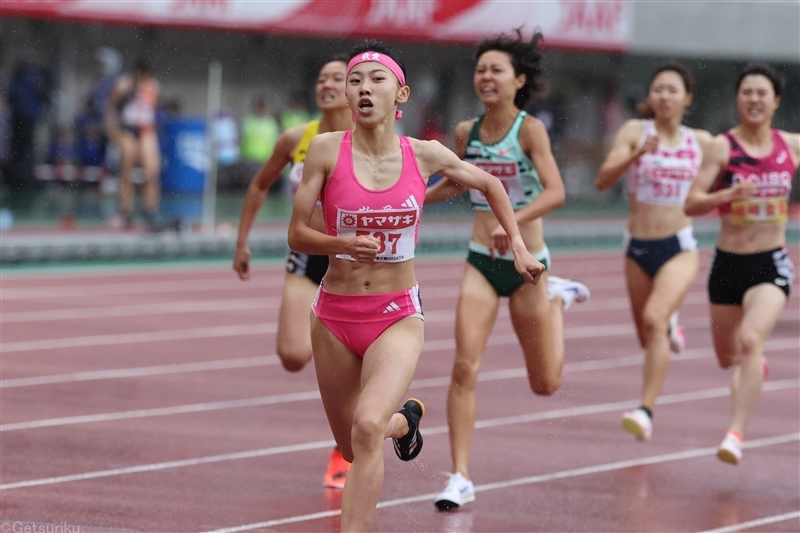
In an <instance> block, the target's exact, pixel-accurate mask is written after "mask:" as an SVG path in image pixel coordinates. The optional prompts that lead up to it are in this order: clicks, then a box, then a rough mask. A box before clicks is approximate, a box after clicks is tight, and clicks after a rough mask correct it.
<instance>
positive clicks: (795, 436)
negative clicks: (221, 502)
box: [209, 433, 800, 533]
mask: <svg viewBox="0 0 800 533" xmlns="http://www.w3.org/2000/svg"><path fill="white" fill-rule="evenodd" d="M798 440H800V433H788V434H785V435H777V436H775V437H768V438H765V439H758V440H753V441H750V442H748V443H746V444H747V447H748V448H764V447H767V446H775V445H779V444H785V443H789V442H796V441H798ZM716 453H717V449H716V448H695V449H693V450H685V451H682V452H675V453H667V454H662V455H652V456H650V457H642V458H641V459H631V460H627V461H615V462H613V463H605V464H599V465H594V466H587V467H583V468H572V469H569V470H561V471H558V472H552V473H550V474H541V475H536V476H527V477H521V478H516V479H509V480H507V481H500V482H497V483H485V484H483V485H476V486H475V492H489V491H494V490H502V489H507V488H510V487H519V486H522V485H534V484H537V483H545V482H547V481H554V480H560V479H568V478H574V477H580V476H587V475H592V474H601V473H606V472H613V471H616V470H624V469H626V468H632V467H636V466H646V465H655V464H662V463H669V462H674V461H684V460H687V459H696V458H698V457H705V456H709V455H714V454H716ZM435 497H436V493H434V492H431V493H429V494H420V495H416V496H409V497H406V498H396V499H393V500H385V501H382V502H379V503H378V506H377V508H378V509H386V508H389V507H399V506H401V505H407V504H410V503H418V502H424V501H429V500H433V498H435ZM339 514H341V510H340V509H337V510H331V511H322V512H318V513H309V514H304V515H296V516H289V517H286V518H279V519H275V520H266V521H264V522H257V523H254V524H244V525H240V526H233V527H227V528H222V529H215V530H213V531H211V532H209V533H237V532H239V531H252V530H254V529H262V528H263V529H266V528H273V527H278V526H282V525H286V524H296V523H298V522H309V521H311V520H318V519H320V518H327V517H331V516H338V515H339ZM754 527H755V526H754ZM715 531H717V530H715ZM719 531H728V530H719ZM730 531H736V530H730Z"/></svg>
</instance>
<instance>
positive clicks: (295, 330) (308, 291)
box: [278, 272, 319, 358]
mask: <svg viewBox="0 0 800 533" xmlns="http://www.w3.org/2000/svg"><path fill="white" fill-rule="evenodd" d="M318 288H319V287H318V286H317V285H316V284H315V283H314V282H313V281H311V280H310V279H308V278H307V277H306V276H298V275H296V274H290V273H288V272H287V273H286V276H285V279H284V284H283V294H282V296H281V308H280V312H279V314H278V344H279V345H280V346H282V347H285V348H286V349H287V350H290V351H291V352H292V353H300V352H303V353H305V352H308V357H309V358H311V334H310V331H311V322H310V318H311V302H312V301H313V300H314V295H315V294H316V293H317V289H318Z"/></svg>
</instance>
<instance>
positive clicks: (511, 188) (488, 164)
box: [469, 161, 526, 205]
mask: <svg viewBox="0 0 800 533" xmlns="http://www.w3.org/2000/svg"><path fill="white" fill-rule="evenodd" d="M469 162H470V163H472V164H473V165H475V166H476V167H478V168H479V169H481V170H483V171H485V172H488V173H489V174H491V175H492V176H494V177H496V178H497V179H499V180H500V182H501V183H502V184H503V188H504V189H505V190H506V194H508V199H509V200H510V201H511V205H518V204H524V203H525V201H526V200H525V189H524V188H523V187H522V180H521V179H520V176H519V168H518V167H517V164H516V163H515V162H513V161H509V162H505V161H499V162H496V161H469ZM469 197H470V200H471V201H472V203H473V204H478V205H489V202H487V201H486V197H485V196H484V195H483V193H482V192H481V191H479V190H477V189H470V190H469Z"/></svg>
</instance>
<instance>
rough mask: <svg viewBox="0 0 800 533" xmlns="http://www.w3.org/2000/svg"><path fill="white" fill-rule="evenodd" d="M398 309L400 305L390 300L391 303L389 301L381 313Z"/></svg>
mask: <svg viewBox="0 0 800 533" xmlns="http://www.w3.org/2000/svg"><path fill="white" fill-rule="evenodd" d="M399 310H400V306H399V305H397V304H396V303H394V302H392V303H390V304H389V305H387V306H386V309H384V310H383V314H384V315H385V314H387V313H394V312H395V311H399Z"/></svg>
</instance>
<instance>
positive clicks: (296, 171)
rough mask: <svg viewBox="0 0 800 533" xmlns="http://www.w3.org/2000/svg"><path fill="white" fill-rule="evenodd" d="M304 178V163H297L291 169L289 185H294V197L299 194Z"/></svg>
mask: <svg viewBox="0 0 800 533" xmlns="http://www.w3.org/2000/svg"><path fill="white" fill-rule="evenodd" d="M302 180H303V163H295V164H294V166H292V170H290V171H289V185H291V187H292V197H293V198H294V196H295V195H296V194H297V189H299V188H300V182H301V181H302Z"/></svg>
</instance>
